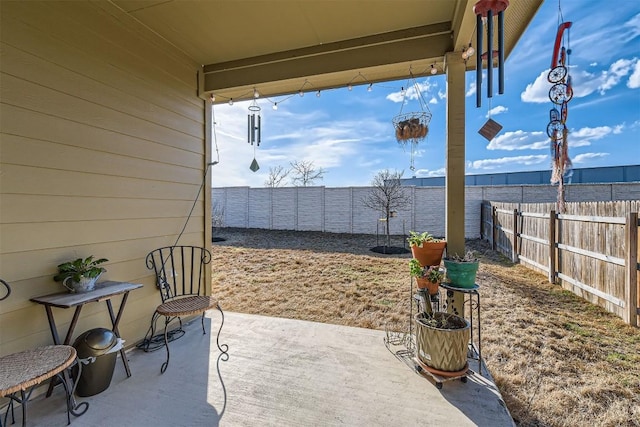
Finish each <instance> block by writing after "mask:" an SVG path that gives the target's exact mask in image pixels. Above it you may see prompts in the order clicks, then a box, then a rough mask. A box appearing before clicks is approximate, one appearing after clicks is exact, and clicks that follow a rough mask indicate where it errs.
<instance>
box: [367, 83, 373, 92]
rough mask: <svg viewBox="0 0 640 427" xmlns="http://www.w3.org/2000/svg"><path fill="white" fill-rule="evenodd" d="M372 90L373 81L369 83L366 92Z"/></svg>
mask: <svg viewBox="0 0 640 427" xmlns="http://www.w3.org/2000/svg"><path fill="white" fill-rule="evenodd" d="M372 90H373V83H369V87H368V88H367V92H371V91H372Z"/></svg>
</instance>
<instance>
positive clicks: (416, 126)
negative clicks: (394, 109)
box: [391, 74, 431, 171]
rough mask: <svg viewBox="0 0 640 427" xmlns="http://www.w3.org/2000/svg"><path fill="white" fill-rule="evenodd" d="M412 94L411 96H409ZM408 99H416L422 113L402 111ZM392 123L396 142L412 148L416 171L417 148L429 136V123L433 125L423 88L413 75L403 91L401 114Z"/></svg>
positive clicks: (413, 168)
mask: <svg viewBox="0 0 640 427" xmlns="http://www.w3.org/2000/svg"><path fill="white" fill-rule="evenodd" d="M408 92H410V93H409V94H407V93H408ZM407 98H408V99H415V100H417V101H418V103H419V104H420V111H413V112H410V113H403V112H402V109H403V108H404V106H405V103H406V102H407ZM391 122H392V123H393V129H394V133H395V135H396V140H397V141H398V143H399V144H400V145H402V147H403V148H404V147H405V145H406V144H407V143H409V144H410V146H411V167H410V169H411V170H412V171H413V170H415V169H416V168H415V166H414V160H415V156H416V147H417V146H418V143H420V142H421V141H423V140H424V139H425V138H426V137H427V135H428V134H429V123H431V111H430V110H429V106H428V105H427V103H426V102H425V100H424V98H423V97H422V88H421V86H420V85H419V84H418V82H417V81H416V80H415V78H414V77H413V74H411V76H410V78H409V81H408V82H407V90H406V91H405V90H404V89H403V94H402V104H401V106H400V112H399V113H398V115H397V116H395V117H394V118H393V119H392V120H391Z"/></svg>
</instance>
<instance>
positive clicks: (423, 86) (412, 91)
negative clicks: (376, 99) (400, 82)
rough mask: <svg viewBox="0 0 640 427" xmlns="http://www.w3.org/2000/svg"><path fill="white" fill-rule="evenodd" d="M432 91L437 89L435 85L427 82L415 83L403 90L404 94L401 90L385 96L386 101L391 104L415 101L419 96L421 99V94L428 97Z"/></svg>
mask: <svg viewBox="0 0 640 427" xmlns="http://www.w3.org/2000/svg"><path fill="white" fill-rule="evenodd" d="M432 89H433V90H436V89H437V84H436V83H430V82H429V81H428V80H425V81H424V82H422V83H420V82H418V81H415V82H414V83H413V84H411V85H410V86H409V87H407V88H404V89H403V90H404V93H403V91H402V90H400V91H398V92H392V93H390V94H388V95H387V99H388V100H389V101H392V102H402V101H403V100H404V101H408V100H417V99H418V95H420V96H421V97H424V95H423V94H427V95H428V94H429V92H430V91H431V90H432Z"/></svg>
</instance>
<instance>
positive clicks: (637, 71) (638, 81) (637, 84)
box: [627, 58, 640, 89]
mask: <svg viewBox="0 0 640 427" xmlns="http://www.w3.org/2000/svg"><path fill="white" fill-rule="evenodd" d="M634 59H635V64H634V65H633V72H632V73H631V75H630V76H629V80H627V87H628V88H629V89H638V88H640V60H637V59H636V58H634Z"/></svg>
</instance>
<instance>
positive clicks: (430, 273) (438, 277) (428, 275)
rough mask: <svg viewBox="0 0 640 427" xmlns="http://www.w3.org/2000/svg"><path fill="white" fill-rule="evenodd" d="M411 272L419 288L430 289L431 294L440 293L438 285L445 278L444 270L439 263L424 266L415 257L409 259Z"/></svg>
mask: <svg viewBox="0 0 640 427" xmlns="http://www.w3.org/2000/svg"><path fill="white" fill-rule="evenodd" d="M409 274H410V275H411V276H412V277H415V278H416V282H417V284H418V288H419V289H424V288H426V289H428V290H429V295H435V294H437V293H438V287H439V286H440V283H441V282H442V279H443V278H444V272H443V271H442V270H441V269H440V266H439V265H431V266H428V267H423V266H421V265H420V261H418V260H417V259H415V258H412V259H411V260H409Z"/></svg>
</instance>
